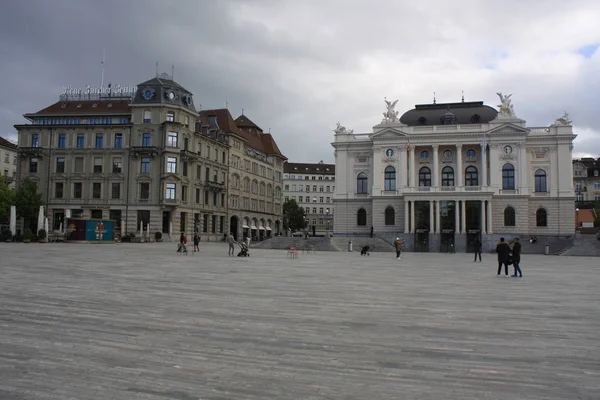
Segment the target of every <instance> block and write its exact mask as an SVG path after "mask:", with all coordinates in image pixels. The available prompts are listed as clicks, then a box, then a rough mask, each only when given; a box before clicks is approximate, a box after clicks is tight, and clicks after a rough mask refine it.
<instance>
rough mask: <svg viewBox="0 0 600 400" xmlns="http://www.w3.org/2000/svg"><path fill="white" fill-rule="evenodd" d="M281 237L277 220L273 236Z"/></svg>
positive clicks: (279, 224)
mask: <svg viewBox="0 0 600 400" xmlns="http://www.w3.org/2000/svg"><path fill="white" fill-rule="evenodd" d="M279 235H281V223H280V222H279V220H277V221H275V236H279Z"/></svg>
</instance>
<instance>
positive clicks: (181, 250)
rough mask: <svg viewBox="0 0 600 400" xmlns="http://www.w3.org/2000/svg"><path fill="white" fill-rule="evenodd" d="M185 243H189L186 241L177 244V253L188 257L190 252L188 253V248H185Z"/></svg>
mask: <svg viewBox="0 0 600 400" xmlns="http://www.w3.org/2000/svg"><path fill="white" fill-rule="evenodd" d="M185 242H187V240H186V241H184V243H181V242H180V243H178V244H177V253H180V254H185V255H186V256H187V252H188V251H187V247H186V246H185Z"/></svg>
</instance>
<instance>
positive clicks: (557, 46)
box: [0, 0, 600, 162]
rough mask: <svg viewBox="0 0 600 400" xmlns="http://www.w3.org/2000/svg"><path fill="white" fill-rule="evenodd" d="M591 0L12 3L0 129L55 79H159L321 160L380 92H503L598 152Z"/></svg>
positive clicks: (2, 14)
mask: <svg viewBox="0 0 600 400" xmlns="http://www.w3.org/2000/svg"><path fill="white" fill-rule="evenodd" d="M599 17H600V1H598V0H590V1H584V0H582V1H578V0H574V1H570V2H565V1H564V0H557V1H542V0H539V1H523V0H515V1H481V0H477V1H468V0H461V1H427V0H419V1H391V0H388V1H374V0H369V1H354V0H339V1H333V0H332V1H327V0H319V1H313V0H297V1H294V0H288V1H275V0H248V1H209V0H204V1H201V0H189V1H188V0H178V1H167V0H162V1H159V0H139V1H138V0H126V1H121V0H102V1H97V0H71V1H67V0H52V1H49V0H36V1H34V0H19V1H5V2H3V4H2V6H0V54H1V55H2V57H1V60H2V61H1V62H0V73H1V74H2V76H4V78H3V79H4V81H5V83H4V95H2V96H0V135H2V136H5V137H6V136H7V137H9V138H13V139H14V138H15V135H16V131H15V129H14V128H13V125H14V124H19V123H23V122H24V119H23V117H22V114H24V113H27V112H35V111H38V110H40V109H42V108H44V107H46V106H47V105H50V104H52V103H54V102H55V101H56V100H57V99H58V95H59V94H60V93H61V92H62V90H63V87H64V86H65V85H71V86H75V87H83V86H85V85H87V84H90V85H98V86H99V85H100V61H101V59H102V51H103V49H104V47H106V67H105V82H108V81H111V82H112V83H113V84H123V85H136V84H138V83H140V82H143V81H145V80H147V79H150V78H152V77H154V76H155V69H156V62H157V61H158V62H159V65H160V70H161V72H168V73H170V72H171V65H172V64H174V65H175V80H176V81H177V82H179V83H180V84H181V85H182V86H184V87H186V88H187V89H188V90H190V91H191V92H192V93H194V97H195V104H196V106H197V107H199V105H200V104H202V108H204V109H206V108H222V107H224V106H225V103H226V102H227V103H228V105H229V109H230V111H231V113H232V114H233V116H234V117H237V116H238V115H239V114H240V113H241V110H242V108H243V109H244V110H245V114H246V115H247V116H248V117H249V118H250V119H252V120H253V121H254V122H255V123H256V124H257V125H259V126H260V127H261V128H263V129H264V130H265V131H268V130H269V128H270V129H271V132H272V133H273V135H274V136H275V139H276V141H277V143H278V145H279V147H280V148H281V150H282V152H283V153H284V154H285V155H286V156H287V157H288V158H289V159H290V161H294V162H318V161H319V160H324V161H326V162H333V149H332V148H331V146H330V145H329V143H330V142H331V141H332V140H333V132H332V130H333V129H334V128H335V125H336V122H337V121H340V122H341V123H342V125H344V126H346V127H348V128H351V129H354V130H355V132H356V133H358V132H363V133H367V132H370V131H371V128H372V126H373V125H376V124H377V123H379V122H380V121H381V118H382V116H381V113H382V112H383V111H384V107H383V105H384V103H383V98H384V96H387V98H388V99H398V100H399V101H398V105H397V107H396V110H399V111H400V114H402V113H403V112H404V111H406V110H408V109H410V108H412V107H413V106H414V105H415V104H422V103H428V102H431V101H432V98H433V92H436V94H437V101H438V102H452V101H460V97H461V90H464V92H465V100H466V101H475V100H483V101H485V102H486V103H487V104H489V105H492V106H496V105H497V104H498V99H497V96H496V92H498V91H502V92H504V93H512V94H513V97H512V99H513V104H514V109H515V112H516V114H517V116H519V117H520V118H523V119H525V120H527V122H528V125H530V126H543V125H548V124H551V123H553V122H554V120H555V119H556V118H558V117H560V116H562V114H563V112H564V111H565V110H567V111H568V112H569V114H570V116H571V119H572V120H573V121H574V129H575V132H576V133H577V134H578V135H579V137H578V138H577V140H576V142H575V149H574V152H575V155H581V154H582V153H587V154H589V155H592V156H596V157H598V156H599V153H600V117H598V114H599V112H598V108H599V107H600V102H599V100H600V79H599V76H600V74H599V72H600V51H599V50H598V45H599V44H600V28H598V20H599Z"/></svg>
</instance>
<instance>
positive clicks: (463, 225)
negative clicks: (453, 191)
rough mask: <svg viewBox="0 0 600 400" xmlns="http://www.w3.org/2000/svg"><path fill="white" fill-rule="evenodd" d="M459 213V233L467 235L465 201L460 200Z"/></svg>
mask: <svg viewBox="0 0 600 400" xmlns="http://www.w3.org/2000/svg"><path fill="white" fill-rule="evenodd" d="M460 212H461V215H460V233H467V207H466V201H465V200H461V202H460Z"/></svg>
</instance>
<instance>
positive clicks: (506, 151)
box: [504, 146, 512, 155]
mask: <svg viewBox="0 0 600 400" xmlns="http://www.w3.org/2000/svg"><path fill="white" fill-rule="evenodd" d="M504 154H506V155H509V154H512V147H510V146H504Z"/></svg>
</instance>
